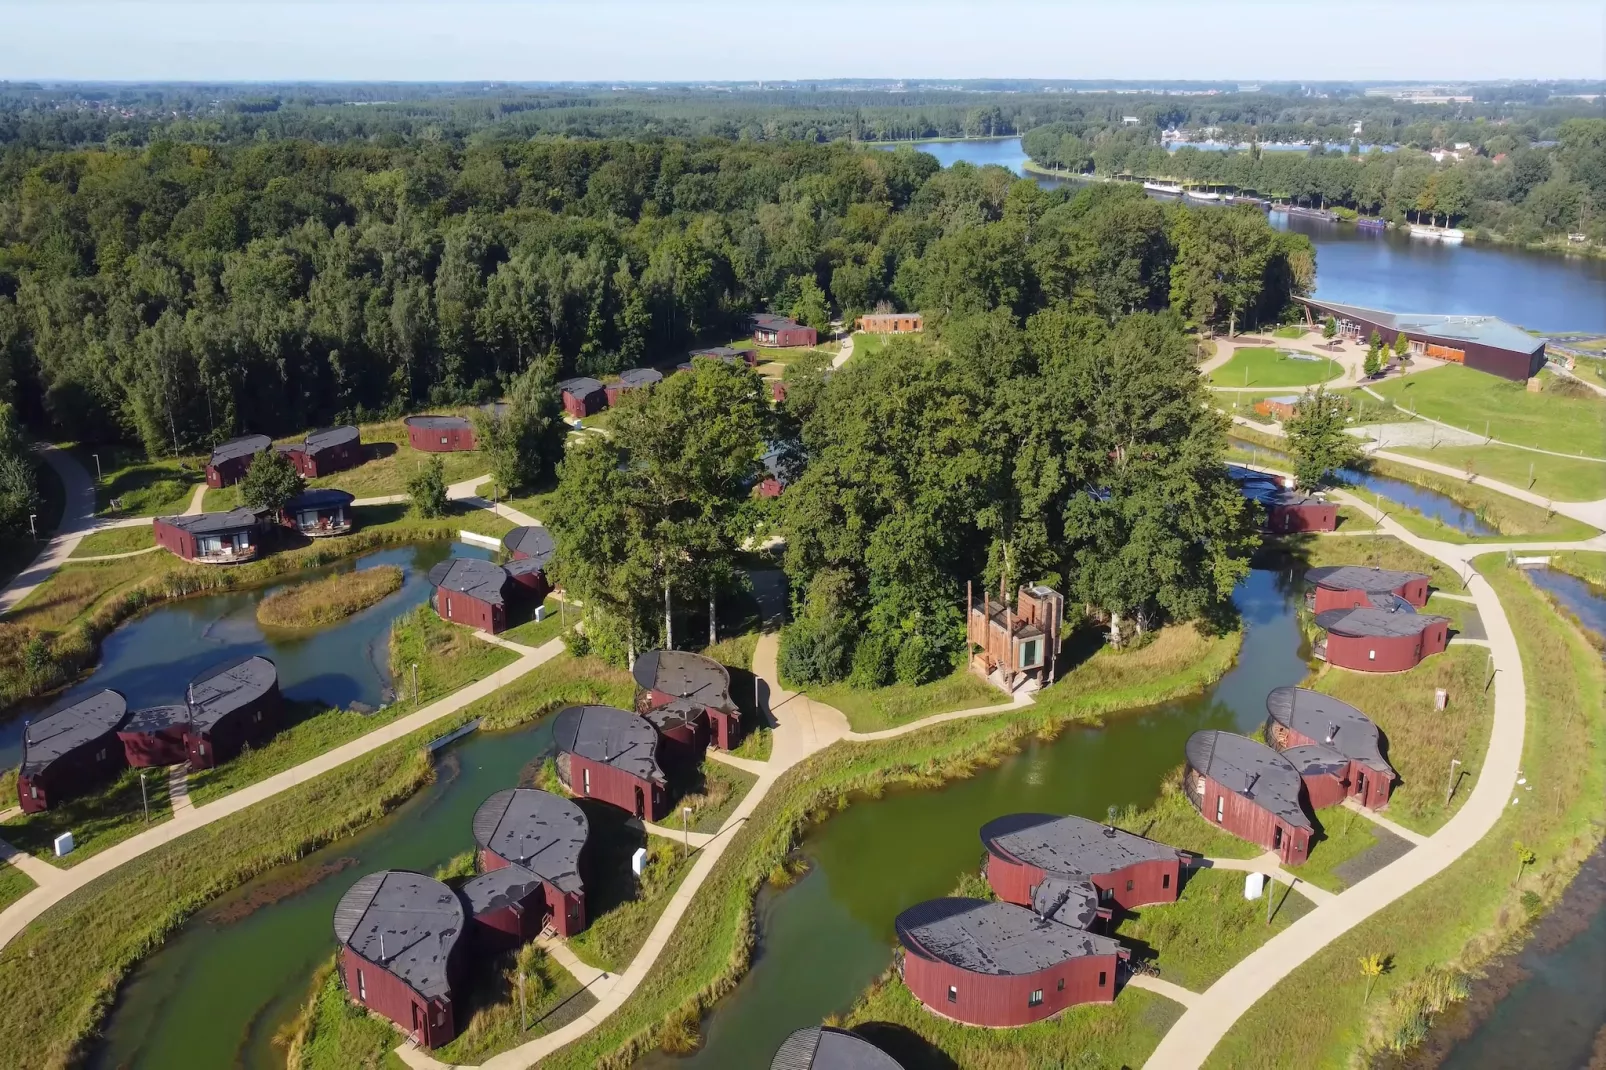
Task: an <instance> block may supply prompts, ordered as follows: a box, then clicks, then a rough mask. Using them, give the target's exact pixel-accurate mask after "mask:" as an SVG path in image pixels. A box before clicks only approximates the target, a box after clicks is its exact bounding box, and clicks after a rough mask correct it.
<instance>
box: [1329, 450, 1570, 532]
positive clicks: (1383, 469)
mask: <svg viewBox="0 0 1606 1070" xmlns="http://www.w3.org/2000/svg"><path fill="white" fill-rule="evenodd" d="M1371 466H1372V470H1373V471H1374V472H1376V473H1377V474H1379V475H1385V476H1388V477H1390V478H1394V479H1402V480H1405V481H1406V482H1408V483H1414V484H1416V485H1417V486H1421V487H1426V488H1428V489H1430V490H1436V491H1438V492H1439V493H1441V494H1443V495H1445V496H1446V497H1449V498H1451V499H1453V500H1454V501H1456V502H1457V503H1459V504H1460V505H1462V506H1465V507H1466V509H1467V510H1468V511H1469V512H1471V513H1472V514H1473V515H1474V516H1476V517H1477V518H1478V519H1479V520H1481V521H1482V522H1483V523H1485V524H1487V525H1489V526H1490V527H1493V528H1494V529H1495V530H1496V532H1497V534H1493V535H1468V534H1466V533H1465V532H1463V531H1461V530H1460V529H1459V528H1454V527H1451V526H1450V525H1448V524H1446V523H1444V522H1443V521H1441V520H1438V519H1435V518H1433V517H1429V516H1426V515H1425V514H1423V513H1422V512H1420V511H1418V510H1417V509H1414V508H1412V507H1411V506H1409V505H1406V504H1404V503H1402V502H1398V501H1395V500H1394V499H1392V498H1390V497H1388V496H1387V495H1378V494H1374V493H1373V492H1371V491H1368V490H1365V489H1361V488H1355V489H1353V490H1351V491H1350V492H1349V493H1351V494H1353V495H1355V497H1356V498H1358V499H1359V500H1361V501H1362V502H1365V503H1366V504H1368V505H1373V506H1380V507H1381V508H1382V510H1383V512H1384V513H1385V514H1386V515H1387V516H1388V518H1389V519H1391V520H1393V521H1395V522H1396V523H1398V524H1399V525H1400V526H1401V527H1403V528H1404V529H1405V530H1406V531H1409V532H1410V533H1411V534H1413V535H1418V536H1421V537H1422V538H1425V539H1433V540H1436V541H1438V542H1450V543H1479V542H1492V543H1501V542H1510V541H1511V540H1512V539H1513V538H1531V539H1544V540H1547V541H1548V540H1556V541H1573V540H1583V539H1589V538H1593V537H1594V536H1596V535H1598V534H1599V532H1598V531H1597V530H1596V529H1595V528H1592V527H1590V526H1589V525H1588V524H1585V523H1582V522H1581V521H1577V520H1573V519H1571V518H1570V517H1565V516H1562V515H1561V514H1560V513H1554V512H1551V511H1549V510H1547V509H1545V508H1543V507H1542V506H1538V505H1534V504H1533V503H1531V502H1524V501H1519V500H1518V499H1516V498H1512V497H1508V496H1507V495H1504V494H1501V493H1499V492H1497V491H1493V490H1490V489H1489V488H1488V487H1483V486H1479V485H1478V484H1476V483H1467V482H1465V481H1464V480H1460V479H1454V478H1451V477H1450V476H1444V475H1439V474H1438V473H1436V472H1427V471H1423V470H1422V469H1419V468H1411V467H1410V466H1409V465H1403V464H1393V463H1390V462H1388V461H1384V460H1373V461H1372V462H1371ZM1363 523H1365V524H1369V523H1371V521H1370V519H1367V520H1366V521H1364V522H1363Z"/></svg>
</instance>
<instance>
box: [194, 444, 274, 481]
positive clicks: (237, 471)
mask: <svg viewBox="0 0 1606 1070" xmlns="http://www.w3.org/2000/svg"><path fill="white" fill-rule="evenodd" d="M268 448H269V449H272V448H273V447H271V446H270V447H268ZM255 459H256V454H254V453H253V454H252V455H251V456H249V457H231V458H229V459H228V460H226V461H224V462H223V463H222V464H208V465H207V466H206V485H207V486H209V487H228V486H232V485H233V484H235V483H238V482H239V481H240V480H242V479H244V478H245V473H246V472H247V471H248V470H249V469H250V467H251V462H252V461H253V460H255Z"/></svg>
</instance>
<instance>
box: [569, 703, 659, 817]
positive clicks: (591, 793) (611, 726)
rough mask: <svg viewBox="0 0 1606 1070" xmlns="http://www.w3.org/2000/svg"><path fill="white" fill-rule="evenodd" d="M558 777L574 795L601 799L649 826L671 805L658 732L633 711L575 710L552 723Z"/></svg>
mask: <svg viewBox="0 0 1606 1070" xmlns="http://www.w3.org/2000/svg"><path fill="white" fill-rule="evenodd" d="M552 741H553V743H554V744H556V746H557V749H558V757H557V766H558V778H559V779H560V780H561V781H562V782H563V786H564V787H566V788H568V789H569V791H571V792H572V793H574V794H575V795H579V796H583V797H586V798H593V799H599V800H601V801H602V802H606V803H611V804H612V805H614V806H617V807H619V808H620V809H622V810H624V811H626V812H627V813H631V814H634V815H635V816H637V817H639V818H643V819H645V820H648V821H656V820H658V819H659V818H660V817H662V816H663V815H664V813H665V811H666V808H667V806H668V798H667V784H666V780H665V777H664V771H663V768H662V767H661V766H660V765H659V764H658V732H657V730H656V729H654V728H653V726H652V725H651V724H649V723H647V722H646V721H645V720H643V719H642V718H640V717H638V716H636V715H635V714H633V713H631V712H629V711H628V710H621V709H617V708H616V707H613V706H570V707H569V708H568V709H565V710H562V711H561V712H559V713H558V715H557V717H556V718H554V719H553V722H552Z"/></svg>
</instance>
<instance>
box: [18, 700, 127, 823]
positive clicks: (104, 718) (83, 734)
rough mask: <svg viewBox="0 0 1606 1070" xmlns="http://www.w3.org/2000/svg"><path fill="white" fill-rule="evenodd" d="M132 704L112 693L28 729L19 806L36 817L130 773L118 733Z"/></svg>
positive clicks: (62, 710)
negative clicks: (42, 811)
mask: <svg viewBox="0 0 1606 1070" xmlns="http://www.w3.org/2000/svg"><path fill="white" fill-rule="evenodd" d="M127 720H128V703H127V702H126V701H125V700H124V699H123V696H122V695H121V694H120V693H118V692H116V691H112V690H110V689H107V690H104V691H98V692H96V693H95V694H93V695H90V696H89V697H88V698H83V699H79V700H78V701H77V702H74V703H72V704H71V705H68V706H63V707H61V708H59V709H56V710H53V711H51V712H50V713H47V714H45V716H43V717H41V718H39V719H38V720H37V721H32V722H29V723H27V724H25V725H24V726H23V729H22V766H21V767H20V768H19V769H18V770H17V802H18V803H19V804H20V805H21V806H22V810H23V812H24V813H28V814H35V813H38V812H39V811H41V810H48V809H50V808H51V807H52V806H54V805H56V804H57V803H61V802H65V801H66V800H68V799H71V798H75V797H76V796H79V795H83V794H85V793H86V792H89V791H91V790H93V789H94V788H97V787H99V786H100V785H102V784H104V783H106V782H107V781H108V780H111V779H112V778H114V777H115V776H116V775H117V774H118V773H119V772H121V771H122V770H124V769H127V768H128V759H127V757H126V755H125V754H124V753H123V744H122V741H121V740H119V739H118V738H117V730H118V729H119V728H121V727H122V726H123V724H124V722H126V721H127Z"/></svg>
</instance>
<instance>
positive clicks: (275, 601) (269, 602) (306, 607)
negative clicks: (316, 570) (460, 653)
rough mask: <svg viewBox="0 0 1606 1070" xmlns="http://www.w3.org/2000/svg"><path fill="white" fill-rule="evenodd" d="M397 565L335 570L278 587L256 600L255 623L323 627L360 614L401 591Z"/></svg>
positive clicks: (400, 578) (400, 574)
mask: <svg viewBox="0 0 1606 1070" xmlns="http://www.w3.org/2000/svg"><path fill="white" fill-rule="evenodd" d="M401 585H402V570H401V569H400V568H399V567H398V566H396V565H375V566H373V567H372V568H364V569H354V570H352V571H350V572H337V573H335V574H334V575H333V576H325V577H323V578H322V579H318V580H311V581H309V582H307V583H298V584H295V585H293V586H290V587H281V588H280V589H279V590H277V591H274V592H273V593H272V594H270V595H268V597H266V598H264V599H263V600H262V601H260V602H258V603H257V622H258V623H259V624H261V625H263V626H264V627H268V628H322V627H326V626H328V625H330V624H334V623H335V622H337V621H341V620H344V619H346V618H347V617H349V616H351V615H353V614H355V613H359V612H361V611H362V610H365V609H367V608H368V607H369V606H371V605H374V604H376V603H377V602H379V601H380V600H381V599H383V598H384V597H385V596H386V595H389V594H394V593H395V592H396V591H399V590H401Z"/></svg>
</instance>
